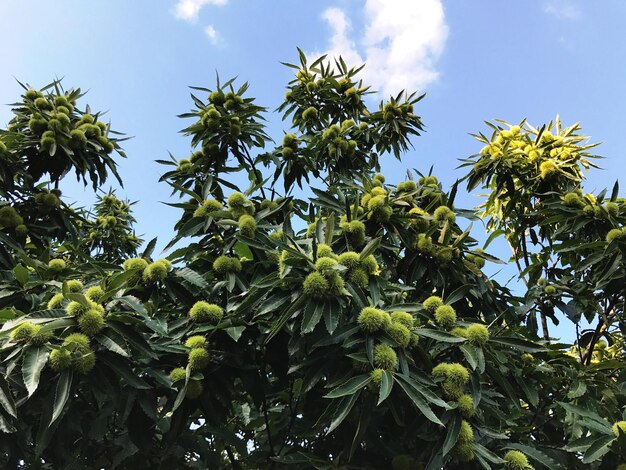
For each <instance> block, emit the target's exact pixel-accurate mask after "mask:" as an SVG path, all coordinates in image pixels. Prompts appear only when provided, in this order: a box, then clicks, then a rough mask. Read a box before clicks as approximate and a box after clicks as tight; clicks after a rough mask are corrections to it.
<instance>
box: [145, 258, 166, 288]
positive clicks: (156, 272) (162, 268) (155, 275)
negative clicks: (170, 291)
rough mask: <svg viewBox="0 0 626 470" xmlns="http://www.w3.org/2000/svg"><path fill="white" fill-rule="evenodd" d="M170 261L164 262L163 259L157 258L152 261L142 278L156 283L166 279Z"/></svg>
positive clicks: (147, 281)
mask: <svg viewBox="0 0 626 470" xmlns="http://www.w3.org/2000/svg"><path fill="white" fill-rule="evenodd" d="M170 266H171V265H170V264H169V262H167V263H164V262H163V260H157V261H155V262H153V263H150V264H149V265H148V266H147V267H146V268H145V269H144V271H143V275H142V278H143V280H144V282H146V283H154V282H159V281H164V280H165V279H166V278H167V273H168V271H169V269H170Z"/></svg>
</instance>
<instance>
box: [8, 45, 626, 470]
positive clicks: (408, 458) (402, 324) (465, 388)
mask: <svg viewBox="0 0 626 470" xmlns="http://www.w3.org/2000/svg"><path fill="white" fill-rule="evenodd" d="M287 65H288V66H289V67H290V68H292V69H294V73H295V78H294V80H292V81H291V82H290V83H289V84H288V90H287V94H286V97H285V100H284V102H283V103H282V104H281V105H280V106H279V108H278V112H280V113H282V114H283V116H284V117H285V118H288V123H290V124H291V128H289V129H285V132H284V133H283V135H282V136H277V137H276V139H275V142H277V143H278V144H277V145H274V144H273V143H272V142H273V141H272V140H271V139H270V138H269V136H268V135H266V133H265V132H266V131H265V121H264V116H263V115H264V113H265V112H266V109H265V108H263V107H260V106H258V105H256V104H255V101H254V99H253V98H251V97H249V95H248V89H249V87H248V85H247V84H243V85H242V86H239V87H236V86H235V81H234V80H228V81H226V82H221V81H219V79H218V82H217V84H216V87H214V88H213V89H208V88H199V87H198V88H194V94H193V95H192V100H193V106H194V108H193V110H192V111H191V112H190V113H187V114H184V115H183V116H182V117H184V118H187V119H190V120H191V124H190V125H189V126H187V127H186V128H185V129H184V130H183V133H184V134H185V135H186V136H188V137H190V139H191V149H190V153H189V154H188V155H183V158H175V157H174V156H172V158H171V159H169V160H160V161H159V162H160V163H161V164H162V165H163V166H164V167H165V168H166V171H165V172H164V174H163V176H162V178H161V179H162V181H163V182H165V183H166V184H168V185H169V186H170V187H171V188H172V190H173V196H175V197H179V198H180V200H177V201H175V202H172V203H171V205H172V206H174V207H176V208H178V209H179V210H180V214H181V215H180V220H179V221H178V222H177V223H176V225H175V227H174V228H175V231H176V235H175V236H174V238H173V239H172V240H171V242H170V243H169V244H168V246H167V249H166V250H165V252H166V253H167V258H162V259H156V260H155V259H154V256H153V250H154V247H155V244H156V241H155V240H153V241H151V242H149V243H147V244H146V247H145V249H144V251H143V252H139V251H138V248H139V246H140V245H141V244H142V241H141V240H140V239H138V238H137V237H136V236H135V234H134V231H133V227H132V226H133V223H134V218H133V216H132V213H131V206H132V203H131V202H129V201H124V200H122V199H118V197H117V196H115V195H114V194H113V193H112V192H109V193H101V195H100V196H99V197H98V201H97V203H96V205H95V207H94V209H93V210H92V211H83V210H76V209H74V208H72V207H71V206H70V205H68V204H67V203H66V202H65V201H64V199H63V197H62V193H61V191H60V190H59V189H58V188H59V187H60V185H61V183H62V177H63V176H64V175H65V174H66V173H68V172H70V171H74V172H76V173H77V174H78V176H79V179H82V180H83V181H85V182H87V181H91V182H92V183H93V185H94V187H96V188H101V187H102V186H103V184H104V182H105V180H106V177H107V176H108V174H109V173H113V174H114V175H115V163H114V161H113V160H112V157H111V152H112V151H113V150H117V151H118V153H119V152H121V149H120V148H119V143H120V142H121V139H117V137H116V136H118V134H115V133H113V131H111V130H110V128H109V125H107V124H104V123H103V122H102V121H101V114H99V113H94V112H92V111H91V110H90V109H89V108H88V107H85V108H83V106H82V105H79V100H80V98H81V97H82V96H81V94H80V92H79V91H69V92H67V93H66V92H64V91H63V90H62V89H61V88H60V84H59V83H55V84H53V85H52V86H50V87H47V88H45V89H44V90H42V91H39V90H35V89H31V88H28V87H25V90H26V91H25V93H24V95H23V96H22V101H21V102H20V103H18V104H16V105H14V108H15V109H14V113H15V118H14V119H13V120H12V121H11V123H10V125H9V129H7V130H6V131H2V132H0V143H1V144H2V145H0V239H1V240H2V243H0V324H1V327H0V430H1V431H2V433H3V434H2V436H3V439H2V440H1V443H0V463H2V465H3V466H4V467H6V468H35V467H38V466H41V467H46V468H66V467H72V468H132V467H136V468H148V467H150V468H272V467H274V468H282V467H284V466H288V465H300V466H303V467H306V468H394V469H396V468H397V469H400V468H428V469H439V468H451V469H455V468H458V469H461V468H462V469H473V468H484V469H489V468H500V467H505V468H520V469H521V468H532V467H531V465H535V466H536V467H538V468H539V467H541V466H543V467H547V468H551V469H566V468H587V467H589V468H599V469H600V468H615V467H616V466H617V465H618V464H619V463H620V462H621V460H620V459H622V457H621V456H622V455H623V453H624V449H625V448H626V447H625V445H626V443H625V441H624V432H623V431H624V426H623V425H622V423H624V419H625V418H626V415H625V414H624V413H625V411H624V410H625V409H626V408H625V407H626V395H625V393H624V390H625V389H626V387H625V386H624V383H625V381H626V376H625V375H624V370H626V368H625V367H624V365H625V363H626V354H625V347H624V336H623V332H624V331H626V329H625V327H624V322H623V315H624V314H623V307H624V285H625V284H624V283H625V282H626V269H624V253H625V252H626V251H625V250H626V245H625V244H624V240H623V237H622V235H621V234H622V232H623V230H624V226H625V225H626V216H625V214H626V202H625V201H624V200H623V199H621V198H620V197H619V188H618V187H617V185H616V187H615V189H614V190H613V193H612V194H611V196H610V198H609V197H607V194H606V192H600V193H597V194H595V195H594V194H589V193H584V192H583V190H582V181H583V169H586V168H589V167H591V166H592V163H591V159H592V158H593V155H591V154H590V153H589V150H590V149H591V148H592V147H593V145H592V144H588V143H587V142H586V141H585V138H584V137H583V136H582V135H581V134H580V133H579V130H580V128H579V126H578V125H574V126H571V127H569V128H563V127H562V126H561V124H560V122H559V120H558V119H557V120H556V121H555V122H554V123H551V124H548V125H547V126H544V127H541V128H539V129H535V128H533V127H531V126H529V125H528V124H527V123H526V122H522V123H520V125H518V126H514V125H508V124H506V123H504V122H498V123H497V124H489V125H490V126H491V129H492V130H493V134H492V135H491V137H487V136H485V135H482V134H479V135H477V138H478V139H479V140H480V141H481V142H482V145H483V146H484V148H483V149H482V150H481V151H480V152H479V153H478V154H477V155H475V156H473V157H471V158H470V159H468V160H466V161H464V162H463V165H464V167H466V168H467V169H468V171H469V173H468V174H467V176H466V182H467V184H468V187H469V188H470V189H474V188H476V187H479V186H480V187H482V188H483V189H485V190H486V192H487V193H488V194H487V200H486V201H485V202H484V204H483V205H482V206H481V208H480V210H479V211H472V210H462V209H459V208H458V207H456V206H455V197H456V194H457V191H458V189H459V186H458V184H455V185H454V186H453V187H452V188H449V190H448V189H446V188H444V187H443V185H442V183H441V182H440V181H439V180H438V179H437V178H436V177H435V176H434V175H432V174H419V173H416V172H409V174H408V175H407V178H403V179H404V181H399V182H397V183H396V184H395V185H394V184H393V182H390V181H388V179H387V178H385V176H384V175H382V174H380V173H378V172H379V171H380V170H379V163H380V159H381V158H386V155H387V154H388V153H391V154H393V155H394V156H395V157H396V158H400V157H401V155H402V153H403V152H405V151H406V150H407V149H408V147H409V145H410V140H409V139H410V138H411V137H412V136H416V135H419V133H420V132H421V129H422V123H421V119H420V118H419V117H418V116H417V115H416V114H415V109H414V107H415V106H416V105H417V103H418V101H419V100H420V99H421V96H417V95H416V94H407V93H404V92H403V93H400V94H399V95H398V96H395V97H390V99H389V100H388V101H385V102H381V103H380V105H379V106H378V107H377V108H376V109H368V104H367V102H366V100H364V97H365V95H366V94H367V93H368V87H367V86H366V85H363V84H362V83H361V81H360V80H359V79H358V78H357V75H358V72H359V70H360V69H359V68H349V67H348V66H347V65H346V64H345V63H344V62H343V60H341V59H339V60H337V61H336V63H335V64H334V65H333V64H330V63H329V62H328V61H326V60H325V58H321V59H319V60H317V61H315V62H313V63H310V64H309V62H308V61H307V60H306V57H304V55H303V54H301V55H300V63H299V64H298V65H289V64H287ZM82 109H84V111H81V110H82ZM42 157H45V158H42ZM238 172H243V173H244V175H245V176H247V181H248V182H249V186H248V187H247V188H239V187H237V186H236V185H235V184H234V181H242V180H244V181H245V179H242V178H235V177H233V176H234V175H235V174H236V173H238ZM294 183H295V184H298V185H300V186H305V185H306V184H307V183H308V184H309V185H310V186H308V187H307V190H309V189H310V193H309V192H308V191H307V192H306V194H312V196H311V197H309V198H303V197H302V196H299V195H298V193H296V192H294ZM281 193H282V195H281ZM480 218H482V219H484V220H485V221H486V223H487V228H488V230H489V231H491V235H490V238H489V239H488V241H487V243H486V245H489V243H491V241H492V240H493V239H495V238H496V237H498V236H503V237H504V240H506V241H507V242H508V243H509V244H510V245H511V248H512V249H513V256H512V258H511V260H510V262H511V263H514V264H515V266H516V267H517V268H518V271H519V275H520V277H521V279H522V282H521V283H520V284H519V285H518V286H517V288H518V289H517V291H518V292H517V293H512V292H511V291H509V290H508V289H507V288H506V287H505V286H503V285H501V284H500V283H499V282H498V280H497V278H489V277H488V276H487V275H486V274H485V273H484V272H483V270H482V268H483V267H484V266H485V264H486V262H494V263H496V262H501V261H499V260H497V259H496V258H494V257H493V256H491V255H490V254H489V253H488V252H487V251H484V250H486V249H487V246H484V247H482V248H481V247H479V246H478V242H477V240H476V239H474V238H473V237H472V235H471V230H470V223H469V222H468V220H469V221H473V220H478V219H480ZM18 228H19V229H18ZM174 246H176V248H173V247H174ZM170 250H171V251H170ZM559 311H560V312H562V313H563V314H564V317H563V316H561V317H560V318H561V320H562V321H571V322H573V323H579V322H580V320H581V319H582V317H583V316H584V317H585V319H586V320H587V321H589V322H591V323H592V324H593V328H592V329H590V330H587V331H581V333H580V334H579V336H578V338H577V341H576V343H575V344H573V345H565V344H560V343H555V342H554V341H553V339H552V338H551V337H550V335H549V331H548V321H549V320H551V319H552V320H553V321H556V320H557V316H556V315H557V313H558V312H559ZM68 443H71V445H68ZM585 466H587V467H585Z"/></svg>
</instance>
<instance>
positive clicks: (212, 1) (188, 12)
mask: <svg viewBox="0 0 626 470" xmlns="http://www.w3.org/2000/svg"><path fill="white" fill-rule="evenodd" d="M227 3H228V0H178V3H177V4H176V7H175V10H174V14H175V15H176V18H178V19H181V20H186V21H196V20H197V19H198V13H200V10H201V9H202V7H204V6H205V5H218V6H221V5H226V4H227Z"/></svg>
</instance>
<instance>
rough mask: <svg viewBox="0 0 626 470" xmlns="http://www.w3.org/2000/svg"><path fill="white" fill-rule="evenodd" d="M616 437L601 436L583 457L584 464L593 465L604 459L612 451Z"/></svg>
mask: <svg viewBox="0 0 626 470" xmlns="http://www.w3.org/2000/svg"><path fill="white" fill-rule="evenodd" d="M615 440H616V438H615V436H601V437H599V438H598V439H596V440H595V441H593V444H591V445H590V446H589V448H588V449H587V451H586V452H585V455H584V456H583V463H591V462H595V461H596V460H598V459H600V458H601V457H603V456H604V455H605V454H606V453H608V452H609V450H611V444H612V443H613V441H615Z"/></svg>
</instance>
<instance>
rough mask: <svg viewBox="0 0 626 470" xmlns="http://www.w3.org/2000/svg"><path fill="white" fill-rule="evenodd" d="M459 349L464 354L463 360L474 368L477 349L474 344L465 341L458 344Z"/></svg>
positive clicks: (476, 365) (476, 362) (476, 361)
mask: <svg viewBox="0 0 626 470" xmlns="http://www.w3.org/2000/svg"><path fill="white" fill-rule="evenodd" d="M459 349H460V350H461V352H462V353H463V355H464V356H465V360H466V361H467V363H468V364H469V365H470V367H471V368H472V370H476V367H478V349H477V348H476V346H474V345H472V344H469V343H465V344H462V345H461V346H459Z"/></svg>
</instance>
